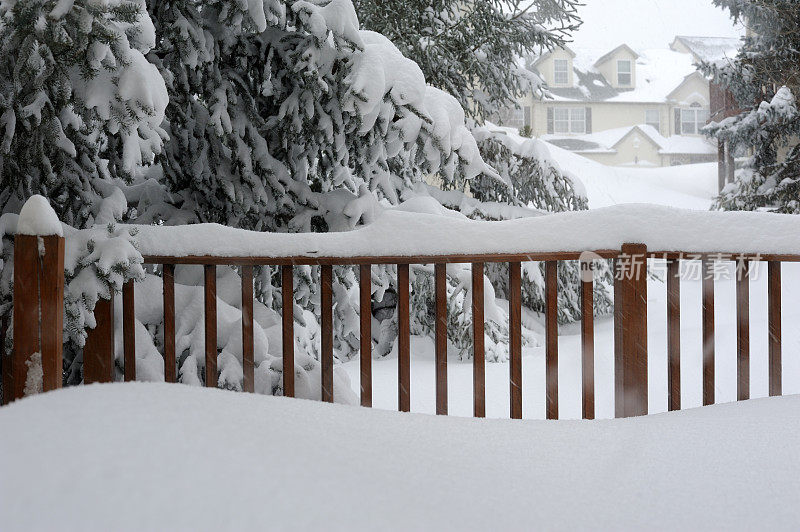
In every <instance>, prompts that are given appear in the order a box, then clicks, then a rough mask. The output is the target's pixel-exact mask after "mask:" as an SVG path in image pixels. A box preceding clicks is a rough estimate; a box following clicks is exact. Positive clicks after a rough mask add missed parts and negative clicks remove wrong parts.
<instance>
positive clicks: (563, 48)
mask: <svg viewBox="0 0 800 532" xmlns="http://www.w3.org/2000/svg"><path fill="white" fill-rule="evenodd" d="M561 49H562V50H564V51H565V52H567V53H568V54H569V55H570V56H572V57H573V58H575V57H576V56H577V54H576V53H575V52H574V51H572V49H571V48H570V47H569V46H562V47H561ZM551 55H553V51H552V50H551V51H549V52H545V53H543V54H542V55H540V56H538V57H537V58H536V59H534V61H533V63H531V66H530V68H535V67H536V65H538V64H539V63H541V62H542V61H544V60H545V59H547V58H548V57H550V56H551Z"/></svg>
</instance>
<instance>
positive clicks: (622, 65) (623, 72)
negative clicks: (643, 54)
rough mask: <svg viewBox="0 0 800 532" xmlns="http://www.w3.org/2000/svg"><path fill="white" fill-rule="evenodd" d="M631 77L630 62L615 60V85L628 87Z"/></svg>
mask: <svg viewBox="0 0 800 532" xmlns="http://www.w3.org/2000/svg"><path fill="white" fill-rule="evenodd" d="M631 79H632V77H631V62H630V61H627V60H625V61H622V60H620V61H617V85H619V86H620V87H629V86H630V84H631Z"/></svg>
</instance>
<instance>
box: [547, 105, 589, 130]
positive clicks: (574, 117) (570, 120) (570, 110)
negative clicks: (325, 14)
mask: <svg viewBox="0 0 800 532" xmlns="http://www.w3.org/2000/svg"><path fill="white" fill-rule="evenodd" d="M553 117H554V125H555V128H554V130H555V132H556V133H585V132H586V109H584V108H583V107H557V108H556V109H555V110H554V113H553Z"/></svg>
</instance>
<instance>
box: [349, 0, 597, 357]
mask: <svg viewBox="0 0 800 532" xmlns="http://www.w3.org/2000/svg"><path fill="white" fill-rule="evenodd" d="M354 4H355V5H356V10H357V12H358V14H359V18H360V19H361V22H362V24H363V25H364V26H365V27H367V28H369V29H372V30H375V31H378V32H381V33H384V34H386V35H387V36H389V37H390V38H391V39H392V40H393V41H394V42H395V43H396V44H397V46H398V47H399V48H400V49H401V50H402V51H403V53H404V54H406V55H407V56H408V57H410V58H412V59H414V61H416V62H417V63H418V64H419V65H420V68H422V70H423V72H424V73H425V78H426V80H428V82H429V83H431V84H433V85H435V86H437V87H439V88H441V89H444V90H446V91H448V92H450V93H451V94H454V95H456V98H457V99H458V101H459V103H461V105H462V106H463V107H464V108H465V109H466V110H467V113H468V116H469V117H470V118H471V119H473V120H474V121H473V122H472V128H471V131H472V134H473V136H474V137H475V138H476V139H477V140H478V148H479V150H480V153H481V156H482V157H483V159H484V160H485V161H486V162H487V164H489V165H490V166H491V167H492V168H494V169H495V170H496V172H497V174H499V176H500V178H501V179H497V176H490V175H482V176H477V177H476V178H474V179H472V180H471V181H470V182H469V184H467V183H466V182H464V181H459V180H454V181H450V182H444V183H441V186H442V188H444V189H447V190H453V191H458V190H460V191H467V190H469V193H470V195H471V196H472V197H473V198H474V199H477V200H478V202H477V203H476V202H475V201H472V200H470V201H465V200H464V197H463V196H461V195H458V194H456V195H455V196H453V195H447V194H444V195H442V194H437V193H436V192H435V191H430V192H431V193H432V194H434V195H435V196H436V197H437V199H438V200H439V201H441V202H442V203H443V204H445V205H446V206H448V207H450V208H453V209H456V210H461V211H462V212H464V213H465V214H467V215H468V216H470V217H472V218H476V219H491V220H500V219H505V218H509V217H518V216H530V215H532V214H540V211H550V212H558V211H564V210H581V209H586V208H587V207H588V205H587V201H586V197H585V193H584V192H583V187H582V184H581V183H580V181H579V180H578V179H577V177H575V176H568V175H565V174H564V173H563V172H562V171H561V170H560V169H559V168H558V166H557V165H556V164H554V163H553V162H552V161H551V160H550V158H549V155H548V154H547V150H546V148H543V147H542V145H541V143H537V142H536V141H529V142H524V141H519V142H518V141H517V140H516V139H511V138H510V137H509V135H507V134H505V133H504V132H498V131H497V130H495V129H490V128H487V127H483V126H478V125H477V124H476V122H477V123H479V122H483V121H484V120H486V119H490V118H491V117H492V116H495V115H496V114H497V113H498V112H501V111H504V110H506V109H508V108H510V107H511V108H513V107H515V106H516V105H517V104H516V101H517V98H518V97H520V96H522V95H523V94H528V93H530V92H532V93H533V94H535V95H538V96H539V97H543V96H544V94H545V93H546V87H544V86H543V84H542V80H541V79H539V77H538V76H536V75H535V74H534V73H533V72H531V71H529V70H527V69H526V68H524V66H523V61H522V59H521V58H524V57H528V56H531V55H536V54H539V53H541V52H542V51H543V50H547V49H552V48H555V47H558V46H562V45H564V44H565V43H566V42H567V39H568V38H569V35H570V34H571V33H572V32H573V31H574V30H575V29H577V28H578V26H579V25H580V20H579V18H578V17H577V6H578V2H576V1H573V0H534V1H518V0H491V1H488V2H463V1H461V0H412V1H411V2H410V3H409V2H403V3H396V2H379V1H374V0H354ZM537 147H542V149H538V150H537ZM395 171H396V172H397V173H401V172H400V171H399V170H397V169H395ZM454 198H455V200H454ZM503 204H506V205H507V206H508V205H510V206H513V207H518V208H507V207H503ZM465 209H466V210H465ZM539 270H540V268H539V267H535V268H526V269H525V276H524V278H523V283H524V285H523V290H524V294H523V303H524V304H525V305H526V306H528V307H530V308H532V309H536V310H540V309H542V308H544V303H543V302H544V299H543V294H544V286H543V277H542V275H543V274H542V272H541V271H539ZM428 277H429V276H425V275H421V276H417V277H416V278H415V279H417V283H418V285H416V286H415V288H416V290H417V291H418V292H420V294H418V295H417V297H418V298H423V299H424V302H423V301H421V302H420V303H419V307H420V308H421V309H425V308H427V307H428V306H429V305H430V304H431V303H432V299H431V295H430V293H428V288H429V285H430V279H429V278H428ZM487 277H488V278H489V279H490V280H491V282H492V284H493V285H494V286H495V288H496V289H497V290H498V295H499V296H501V297H503V296H504V295H505V293H506V291H505V287H506V284H507V267H504V266H503V265H497V264H491V265H488V266H487ZM602 278H603V279H604V281H605V282H604V283H598V293H597V295H596V297H595V302H596V306H595V308H596V311H597V312H598V313H601V314H602V313H607V312H609V310H610V308H611V295H610V290H609V289H608V287H609V286H610V285H611V283H610V281H611V278H610V272H609V271H608V269H607V268H606V269H604V270H603V274H602ZM577 279H578V270H577V265H575V264H570V263H568V264H566V265H565V267H562V268H560V269H559V288H560V294H559V319H560V320H561V321H562V322H570V321H574V320H575V319H579V317H580V308H579V303H580V300H579V298H578V295H577V287H578V286H579V283H578V282H577ZM459 284H460V283H459V281H458V279H457V278H455V277H451V278H450V283H449V288H448V293H449V295H450V297H451V302H450V312H451V313H457V314H458V315H459V316H460V313H462V312H466V311H468V305H466V306H465V305H464V304H463V300H462V298H461V296H460V295H459V291H458V290H457V287H458V286H459ZM424 294H427V295H424ZM454 298H455V299H458V300H459V301H461V303H458V304H457V303H455V302H454V301H453V299H454ZM420 312H421V313H420V314H419V315H417V316H416V317H415V320H416V322H417V327H418V329H419V331H422V332H425V331H427V330H428V329H430V327H429V326H426V325H425V323H427V322H428V321H430V320H429V317H428V316H426V315H425V313H424V312H423V311H420ZM459 316H457V317H455V318H454V320H453V322H452V323H451V339H454V341H455V339H457V338H467V337H468V329H469V328H470V327H471V323H470V322H469V320H468V319H465V318H463V316H462V317H459ZM426 320H427V321H426ZM458 324H460V327H461V328H458ZM500 333H502V331H501V329H496V328H491V327H490V328H489V329H487V334H488V335H489V336H490V340H491V341H497V342H501V341H502V340H501V338H500V336H502V335H501V334H500ZM456 343H457V344H458V342H456ZM459 347H463V349H462V351H465V350H466V344H464V346H459Z"/></svg>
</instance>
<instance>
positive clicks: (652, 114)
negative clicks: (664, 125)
mask: <svg viewBox="0 0 800 532" xmlns="http://www.w3.org/2000/svg"><path fill="white" fill-rule="evenodd" d="M660 115H661V113H659V111H658V109H648V110H646V111H645V112H644V123H645V124H647V125H648V126H653V127H654V128H656V131H661V116H660Z"/></svg>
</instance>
